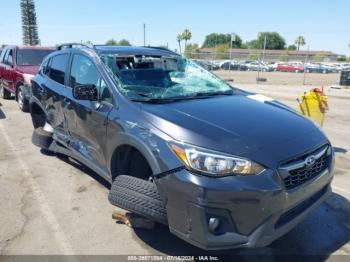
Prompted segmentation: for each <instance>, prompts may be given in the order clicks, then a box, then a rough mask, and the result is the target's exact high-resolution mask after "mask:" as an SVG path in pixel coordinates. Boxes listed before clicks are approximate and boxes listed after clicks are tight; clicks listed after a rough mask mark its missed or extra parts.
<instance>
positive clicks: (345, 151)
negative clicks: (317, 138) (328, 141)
mask: <svg viewBox="0 0 350 262" xmlns="http://www.w3.org/2000/svg"><path fill="white" fill-rule="evenodd" d="M333 148H334V151H335V152H336V153H342V154H346V153H347V152H348V150H347V149H345V148H342V147H333Z"/></svg>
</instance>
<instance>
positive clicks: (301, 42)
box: [294, 35, 306, 51]
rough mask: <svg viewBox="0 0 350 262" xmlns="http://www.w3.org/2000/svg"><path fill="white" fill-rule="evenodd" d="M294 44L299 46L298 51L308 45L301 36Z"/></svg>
mask: <svg viewBox="0 0 350 262" xmlns="http://www.w3.org/2000/svg"><path fill="white" fill-rule="evenodd" d="M294 43H295V44H296V45H297V47H298V48H297V49H298V51H299V49H300V46H304V45H305V44H306V43H305V38H304V37H303V36H302V35H300V36H298V37H297V39H295V42H294Z"/></svg>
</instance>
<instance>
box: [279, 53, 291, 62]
mask: <svg viewBox="0 0 350 262" xmlns="http://www.w3.org/2000/svg"><path fill="white" fill-rule="evenodd" d="M279 60H280V61H283V62H288V61H289V52H288V51H285V52H284V53H283V54H282V55H281V56H280V57H279Z"/></svg>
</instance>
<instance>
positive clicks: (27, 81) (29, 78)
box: [23, 74, 34, 85]
mask: <svg viewBox="0 0 350 262" xmlns="http://www.w3.org/2000/svg"><path fill="white" fill-rule="evenodd" d="M33 78H34V75H32V74H23V80H24V83H25V84H27V85H31V81H32V79H33Z"/></svg>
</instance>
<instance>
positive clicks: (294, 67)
mask: <svg viewBox="0 0 350 262" xmlns="http://www.w3.org/2000/svg"><path fill="white" fill-rule="evenodd" d="M276 70H277V71H281V72H295V73H301V72H304V65H303V64H302V63H298V64H292V63H281V64H278V65H277V67H276Z"/></svg>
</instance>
